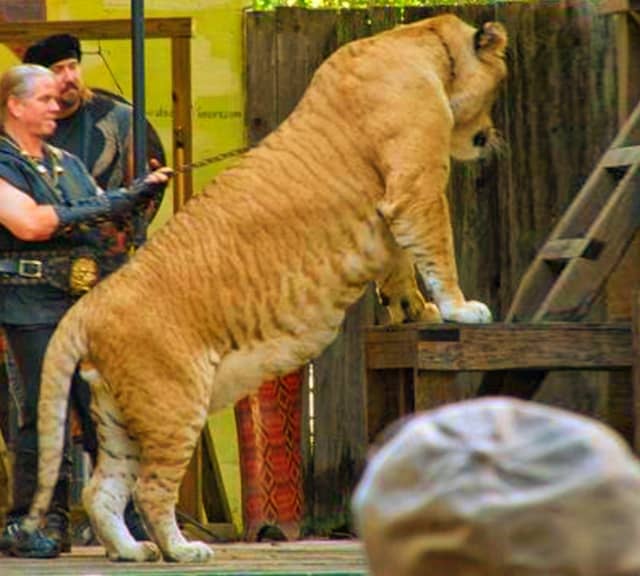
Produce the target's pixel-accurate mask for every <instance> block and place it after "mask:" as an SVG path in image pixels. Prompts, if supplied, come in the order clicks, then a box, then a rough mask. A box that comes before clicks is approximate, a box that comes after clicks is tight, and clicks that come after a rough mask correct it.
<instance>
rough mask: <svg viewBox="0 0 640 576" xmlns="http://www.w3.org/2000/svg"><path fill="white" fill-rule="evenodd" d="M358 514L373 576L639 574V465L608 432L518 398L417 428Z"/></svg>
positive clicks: (396, 443) (359, 503)
mask: <svg viewBox="0 0 640 576" xmlns="http://www.w3.org/2000/svg"><path fill="white" fill-rule="evenodd" d="M353 509H354V513H355V517H356V525H357V529H358V532H359V534H360V535H361V536H362V538H363V539H364V543H365V546H366V552H367V555H368V559H369V562H370V567H371V572H372V574H373V575H375V576H428V575H431V574H432V575H434V576H632V575H638V574H640V546H639V545H638V542H640V465H639V463H638V461H637V460H636V458H635V457H634V455H633V454H632V453H631V451H630V450H629V448H628V447H627V445H626V444H625V443H624V441H623V440H622V439H621V438H620V437H618V435H617V434H616V433H615V432H613V431H612V430H610V429H609V428H607V427H606V426H604V425H602V424H600V423H598V422H596V421H594V420H591V419H588V418H585V417H581V416H578V415H575V414H572V413H569V412H566V411H564V410H559V409H554V408H549V407H545V406H542V405H540V404H535V403H532V402H523V401H518V400H510V399H483V400H473V401H468V402H462V403H458V404H453V405H450V406H446V407H443V408H441V409H438V410H434V411H431V412H426V413H422V414H417V415H415V416H413V417H411V418H409V419H408V420H407V422H406V424H404V425H403V426H401V428H400V430H399V431H397V432H396V433H395V435H394V436H393V437H392V438H391V439H390V440H389V441H388V442H387V443H386V444H385V445H383V446H382V447H381V448H380V449H379V450H378V451H377V452H376V453H375V455H374V456H373V458H372V460H371V461H370V463H369V465H368V466H367V469H366V470H365V472H364V475H363V477H362V479H361V481H360V483H359V485H358V487H357V490H356V492H355V495H354V498H353Z"/></svg>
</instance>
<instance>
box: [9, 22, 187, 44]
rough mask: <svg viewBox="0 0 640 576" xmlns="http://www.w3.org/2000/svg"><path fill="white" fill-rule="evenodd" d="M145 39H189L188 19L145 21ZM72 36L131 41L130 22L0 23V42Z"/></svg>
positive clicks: (82, 38)
mask: <svg viewBox="0 0 640 576" xmlns="http://www.w3.org/2000/svg"><path fill="white" fill-rule="evenodd" d="M144 25H145V31H144V32H145V37H147V38H170V37H171V38H191V36H193V33H192V27H191V18H146V19H145V22H144ZM54 33H56V34H73V35H74V36H77V37H78V38H80V39H81V40H85V39H86V40H98V39H100V40H116V39H124V38H131V20H126V19H113V20H56V21H55V22H54V21H45V22H32V21H29V22H0V42H7V41H9V42H16V41H18V40H19V41H21V42H24V43H29V42H33V41H34V40H39V39H40V38H44V37H45V36H48V35H50V34H54Z"/></svg>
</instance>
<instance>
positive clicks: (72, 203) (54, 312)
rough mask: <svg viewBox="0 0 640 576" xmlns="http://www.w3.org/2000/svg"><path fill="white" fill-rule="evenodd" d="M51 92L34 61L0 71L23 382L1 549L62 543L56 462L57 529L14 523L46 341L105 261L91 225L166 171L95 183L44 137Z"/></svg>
mask: <svg viewBox="0 0 640 576" xmlns="http://www.w3.org/2000/svg"><path fill="white" fill-rule="evenodd" d="M57 94H58V90H57V86H56V80H55V77H54V75H53V73H52V72H51V71H50V70H49V69H47V68H44V67H42V66H38V65H31V64H30V65H22V66H14V67H13V68H10V69H9V70H7V71H6V72H5V73H4V74H3V75H2V78H0V122H1V128H0V325H1V326H2V327H3V329H4V331H5V334H6V336H7V341H8V344H9V346H10V347H11V350H12V352H13V356H14V358H15V361H16V366H17V369H18V371H19V375H20V382H21V383H22V385H23V386H24V390H25V400H24V405H23V406H22V412H23V413H22V416H23V418H22V424H21V426H20V428H19V430H18V434H17V438H16V443H15V463H14V480H13V487H14V491H13V508H12V510H11V511H10V512H9V516H8V519H7V523H6V526H5V528H4V530H3V532H2V535H1V536H0V550H1V551H3V552H8V553H11V554H13V555H16V556H25V557H38V558H42V557H45V558H46V557H51V556H55V555H57V554H58V553H59V552H60V550H61V548H64V546H65V541H64V540H65V538H64V537H65V532H66V528H67V526H66V524H67V520H68V512H69V482H68V469H67V470H65V469H63V468H65V466H64V464H68V462H64V463H63V466H62V467H61V474H60V479H59V482H58V484H57V486H56V492H55V494H54V498H53V501H52V506H51V509H50V513H51V514H52V516H53V518H55V519H56V523H55V528H56V529H55V531H54V532H53V533H50V534H49V537H47V535H45V534H44V533H42V532H40V531H38V532H35V533H26V532H24V531H22V530H21V529H20V520H21V517H22V516H23V515H25V514H26V513H27V511H28V509H29V506H30V504H31V499H32V498H33V494H34V492H35V490H36V486H37V480H38V478H37V473H38V461H37V457H38V429H37V405H38V398H39V395H40V370H41V366H42V361H43V358H44V353H45V350H46V348H47V344H48V341H49V339H50V337H51V335H52V334H53V332H54V330H55V328H56V325H57V323H58V321H59V320H60V318H61V317H62V316H63V314H64V313H65V312H66V311H67V309H68V308H69V307H70V306H71V305H72V304H73V302H74V301H75V300H76V299H77V298H79V297H81V296H82V294H84V293H85V292H87V291H88V290H90V289H91V288H92V287H93V286H94V285H95V283H96V282H97V281H98V280H99V279H100V278H101V277H102V276H104V275H105V274H107V273H109V271H111V270H112V269H113V268H112V266H111V264H112V263H111V262H110V258H111V254H110V253H109V251H108V250H107V249H106V248H105V246H104V244H103V243H102V242H101V237H100V235H99V234H96V225H97V224H98V223H100V222H105V221H110V220H116V219H118V218H123V217H126V216H127V215H129V214H130V213H131V212H132V211H133V210H135V209H136V207H137V206H138V205H139V204H140V203H141V202H144V201H146V199H147V198H148V197H150V196H154V195H156V194H157V193H158V189H159V188H164V186H166V183H167V181H168V178H169V176H170V171H169V170H168V169H160V170H157V171H155V172H153V173H151V174H149V175H148V176H146V177H145V178H144V180H141V181H138V182H136V183H135V184H134V185H132V186H131V187H130V188H129V189H126V188H119V189H114V190H108V191H106V192H105V191H103V190H102V189H100V188H99V187H98V186H97V185H96V183H95V181H94V180H93V179H92V178H91V176H90V175H89V173H88V172H87V170H86V168H85V167H84V165H83V164H82V162H81V161H80V159H79V158H77V157H76V156H74V155H72V154H69V153H68V152H65V151H63V150H61V149H60V148H56V147H54V146H51V145H49V144H47V142H46V141H45V138H47V137H48V136H50V135H51V134H52V133H53V131H54V130H55V127H56V114H57V112H58V110H59V105H58V103H57V101H56V97H57ZM72 390H73V389H72ZM72 393H73V391H72ZM60 518H62V519H63V522H59V519H60Z"/></svg>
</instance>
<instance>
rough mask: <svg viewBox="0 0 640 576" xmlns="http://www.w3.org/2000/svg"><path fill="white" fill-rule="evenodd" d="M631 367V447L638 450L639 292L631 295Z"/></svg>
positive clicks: (639, 396) (639, 430)
mask: <svg viewBox="0 0 640 576" xmlns="http://www.w3.org/2000/svg"><path fill="white" fill-rule="evenodd" d="M631 328H632V334H633V354H632V355H633V365H632V368H631V390H632V399H633V431H634V434H633V447H634V449H635V451H636V453H637V452H638V451H639V450H640V291H637V290H636V291H634V293H633V316H632V319H631Z"/></svg>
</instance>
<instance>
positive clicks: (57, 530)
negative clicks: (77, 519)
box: [43, 512, 71, 553]
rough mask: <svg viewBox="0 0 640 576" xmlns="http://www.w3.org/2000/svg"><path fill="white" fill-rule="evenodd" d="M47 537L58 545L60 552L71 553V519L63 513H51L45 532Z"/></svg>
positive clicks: (47, 518) (48, 516) (47, 519)
mask: <svg viewBox="0 0 640 576" xmlns="http://www.w3.org/2000/svg"><path fill="white" fill-rule="evenodd" d="M43 533H44V534H45V536H46V537H47V538H49V539H51V540H53V541H54V542H56V543H57V544H58V547H59V549H60V552H63V553H66V552H71V530H70V529H69V518H68V517H67V515H66V514H63V513H62V512H49V513H48V514H47V517H46V524H45V528H44V530H43Z"/></svg>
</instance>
